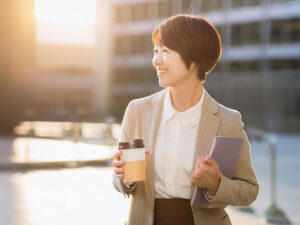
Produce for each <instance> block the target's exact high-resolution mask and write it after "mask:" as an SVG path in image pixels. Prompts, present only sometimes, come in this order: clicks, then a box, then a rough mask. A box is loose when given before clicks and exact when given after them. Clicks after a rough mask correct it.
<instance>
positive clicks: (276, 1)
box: [272, 0, 299, 3]
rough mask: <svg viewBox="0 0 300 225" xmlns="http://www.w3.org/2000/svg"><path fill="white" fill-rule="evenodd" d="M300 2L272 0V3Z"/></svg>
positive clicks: (294, 0)
mask: <svg viewBox="0 0 300 225" xmlns="http://www.w3.org/2000/svg"><path fill="white" fill-rule="evenodd" d="M296 1H299V0H272V3H286V2H296Z"/></svg>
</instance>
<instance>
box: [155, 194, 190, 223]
mask: <svg viewBox="0 0 300 225" xmlns="http://www.w3.org/2000/svg"><path fill="white" fill-rule="evenodd" d="M183 224H184V225H195V223H194V218H193V213H192V209H191V206H190V199H182V198H156V199H155V205H154V223H153V225H183Z"/></svg>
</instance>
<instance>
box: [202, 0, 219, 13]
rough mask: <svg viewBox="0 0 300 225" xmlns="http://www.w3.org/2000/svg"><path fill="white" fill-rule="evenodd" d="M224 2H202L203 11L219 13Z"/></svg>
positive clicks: (205, 0) (211, 0) (204, 0)
mask: <svg viewBox="0 0 300 225" xmlns="http://www.w3.org/2000/svg"><path fill="white" fill-rule="evenodd" d="M222 2H223V1H222V0H202V1H201V11H202V12H209V11H219V10H221V9H222V7H223V6H222Z"/></svg>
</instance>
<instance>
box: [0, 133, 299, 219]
mask: <svg viewBox="0 0 300 225" xmlns="http://www.w3.org/2000/svg"><path fill="white" fill-rule="evenodd" d="M276 137H277V148H276V150H277V189H276V190H277V193H276V196H277V199H276V200H277V201H276V203H277V206H278V207H279V208H280V209H281V210H283V211H284V213H285V214H286V215H287V217H288V218H289V220H290V221H291V222H292V224H295V225H296V224H298V225H300V215H299V213H298V212H299V211H300V203H299V199H300V177H299V174H298V173H299V172H298V171H299V170H300V135H284V134H279V135H276ZM75 146H76V147H75ZM74 147H75V150H74ZM251 147H252V162H253V166H254V168H255V171H256V173H257V178H258V181H259V184H260V193H259V196H258V198H257V200H256V201H255V202H254V203H253V204H252V206H251V208H252V211H253V212H246V211H245V210H241V209H240V208H238V207H228V208H227V211H228V214H229V215H230V217H231V220H232V223H233V225H239V224H243V225H248V224H249V225H250V224H251V225H253V224H267V223H266V222H265V219H264V213H265V211H266V210H267V209H268V207H269V206H270V203H271V200H270V195H271V194H270V154H269V148H268V145H267V144H266V143H265V142H258V141H251ZM28 148H30V149H31V150H30V151H29V152H31V153H29V154H25V153H24V151H25V152H26V151H28ZM113 148H114V147H113V146H111V147H107V146H106V148H105V146H101V145H100V144H98V145H97V144H95V143H93V144H86V143H80V142H79V143H72V142H70V141H66V140H49V139H34V138H31V139H30V138H29V139H26V138H17V139H15V138H13V137H2V138H0V172H1V174H6V173H8V172H6V171H8V169H15V170H22V169H28V168H29V169H40V168H44V169H47V168H48V167H61V168H62V167H63V168H65V167H74V168H76V167H77V166H81V165H89V164H88V163H89V162H90V163H91V164H90V165H91V166H95V165H102V166H103V165H104V166H105V167H102V168H101V167H100V168H99V170H107V169H108V170H109V171H110V172H111V173H112V167H108V168H107V162H109V161H108V159H109V158H110V157H111V155H112V154H113ZM16 149H19V150H16ZM26 149H27V150H26ZM74 154H75V156H74ZM51 155H54V156H51ZM49 157H50V158H49ZM46 159H47V160H46ZM49 159H51V160H52V161H49ZM80 161H82V162H83V164H81V163H80ZM72 162H73V163H72ZM74 162H75V163H74ZM78 162H79V163H78ZM78 169H79V170H80V168H78ZM82 169H83V170H84V168H82ZM46 171H47V170H46ZM105 185H106V184H105ZM107 185H108V186H111V181H108V184H107ZM108 189H109V187H108ZM3 194H5V193H3ZM116 198H117V199H120V201H124V197H123V195H117V196H116ZM122 199H123V200H122ZM7 201H10V200H7ZM125 201H126V202H127V203H126V207H129V201H130V200H125ZM242 209H243V208H242ZM123 210H125V211H126V210H127V211H128V210H129V208H127V209H123ZM28 213H30V212H28ZM123 214H124V212H123ZM125 218H126V217H125ZM99 224H102V223H101V222H100V223H99ZM106 224H109V223H106ZM10 225H23V224H22V223H15V224H10Z"/></svg>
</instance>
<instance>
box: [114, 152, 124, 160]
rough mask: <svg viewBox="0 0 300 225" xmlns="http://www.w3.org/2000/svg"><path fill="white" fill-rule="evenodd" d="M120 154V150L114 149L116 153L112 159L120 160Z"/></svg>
mask: <svg viewBox="0 0 300 225" xmlns="http://www.w3.org/2000/svg"><path fill="white" fill-rule="evenodd" d="M121 155H122V152H121V151H120V150H118V151H116V153H115V155H114V159H117V160H120V157H121Z"/></svg>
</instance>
